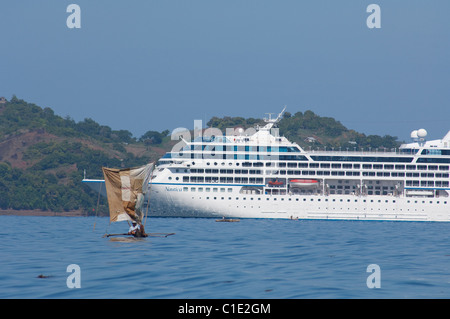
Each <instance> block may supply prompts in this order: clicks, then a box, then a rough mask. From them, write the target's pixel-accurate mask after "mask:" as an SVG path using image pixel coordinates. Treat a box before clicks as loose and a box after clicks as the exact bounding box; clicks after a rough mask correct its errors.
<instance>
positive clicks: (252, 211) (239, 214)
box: [83, 180, 450, 222]
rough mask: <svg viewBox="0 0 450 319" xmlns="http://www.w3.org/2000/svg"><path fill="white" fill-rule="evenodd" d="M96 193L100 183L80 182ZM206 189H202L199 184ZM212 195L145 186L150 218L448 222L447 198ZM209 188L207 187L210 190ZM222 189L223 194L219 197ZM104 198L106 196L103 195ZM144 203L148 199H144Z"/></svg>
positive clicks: (229, 191)
mask: <svg viewBox="0 0 450 319" xmlns="http://www.w3.org/2000/svg"><path fill="white" fill-rule="evenodd" d="M83 182H84V183H86V184H87V185H88V186H90V187H91V188H92V189H94V190H96V191H99V190H101V189H104V187H100V184H102V183H103V181H101V180H84V181H83ZM202 186H205V185H202ZM210 186H218V187H217V192H208V193H206V192H201V193H200V192H198V187H197V188H196V191H193V189H194V188H193V187H192V185H189V188H188V189H186V185H183V184H171V183H167V184H166V183H155V184H152V185H150V192H149V196H150V208H149V211H148V215H149V216H153V217H194V218H195V217H206V218H208V217H214V218H218V217H226V218H272V219H276V218H284V219H332V220H333V219H334V220H389V221H437V222H446V221H450V211H449V207H450V202H449V200H448V199H447V198H418V197H401V196H400V197H399V196H383V197H380V196H375V195H374V196H370V195H368V196H354V195H313V196H311V195H297V194H286V195H282V196H280V195H267V194H241V193H240V192H239V188H240V187H239V186H234V187H233V186H229V185H227V187H226V188H225V187H220V185H210ZM213 189H214V188H211V190H213ZM221 189H224V190H225V191H224V192H221ZM102 193H103V195H106V194H105V193H104V191H103V192H102ZM146 200H148V198H147V199H146Z"/></svg>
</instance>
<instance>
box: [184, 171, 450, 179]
mask: <svg viewBox="0 0 450 319" xmlns="http://www.w3.org/2000/svg"><path fill="white" fill-rule="evenodd" d="M175 172H176V173H180V172H184V173H187V172H189V171H188V170H187V169H183V170H182V171H181V170H180V169H175ZM190 173H193V174H203V173H206V174H219V173H220V174H256V175H261V174H262V173H263V170H260V169H250V170H248V169H235V170H233V169H191V170H190ZM333 173H335V174H333ZM339 173H341V174H339ZM343 173H344V172H342V171H340V172H338V171H332V172H330V171H317V175H330V174H331V175H340V176H344V174H343ZM346 173H348V174H347V175H348V176H359V173H360V172H355V171H349V172H346ZM355 173H356V174H355ZM266 174H271V175H278V174H280V175H285V174H287V175H315V174H316V171H306V170H302V171H299V170H266ZM384 174H387V175H384ZM389 174H391V175H389ZM419 174H420V176H421V177H434V176H436V177H438V178H439V177H444V178H447V177H449V173H412V172H407V173H405V172H370V171H368V172H363V176H394V177H404V176H406V177H419Z"/></svg>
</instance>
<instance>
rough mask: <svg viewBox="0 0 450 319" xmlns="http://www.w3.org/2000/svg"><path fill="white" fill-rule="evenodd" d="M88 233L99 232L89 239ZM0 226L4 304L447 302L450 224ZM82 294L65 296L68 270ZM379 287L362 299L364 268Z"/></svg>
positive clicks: (5, 222) (80, 221)
mask: <svg viewBox="0 0 450 319" xmlns="http://www.w3.org/2000/svg"><path fill="white" fill-rule="evenodd" d="M94 224H95V229H94ZM146 226H147V227H146V230H147V232H152V233H172V232H173V233H175V235H173V236H169V237H149V238H145V239H139V240H135V239H127V238H125V237H121V236H118V237H110V238H104V237H102V236H103V235H104V234H105V233H106V232H108V233H122V232H126V231H127V229H128V225H127V223H116V224H112V225H109V219H107V218H94V217H34V216H0V298H3V299H4V298H27V299H30V298H32V299H38V298H57V299H59V298H68V299H72V298H77V299H78V298H161V299H190V298H192V299H197V298H205V299H211V298H214V299H224V298H233V299H234V298H250V299H265V298H267V299H291V298H356V299H359V298H449V297H450V241H449V234H450V223H435V222H382V221H380V222H367V221H329V220H323V221H319V220H318V221H315V220H296V221H292V220H274V219H241V220H240V221H239V222H234V223H223V222H222V223H219V222H216V221H215V219H203V218H198V219H197V218H149V219H148V220H147V225H146ZM72 264H75V265H78V266H79V272H78V273H79V282H80V286H81V287H80V288H69V287H68V284H67V279H68V277H69V276H71V275H72V274H73V273H72V272H71V271H69V272H68V269H67V267H68V266H69V265H72ZM373 264H376V265H378V266H379V272H378V273H377V274H378V275H379V276H378V277H377V278H376V279H375V280H376V281H377V282H378V283H379V284H380V285H379V288H376V287H375V288H369V287H368V284H367V280H368V278H369V277H370V276H373V273H372V272H368V270H367V267H368V266H369V265H373Z"/></svg>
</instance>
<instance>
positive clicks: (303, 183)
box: [289, 179, 319, 188]
mask: <svg viewBox="0 0 450 319" xmlns="http://www.w3.org/2000/svg"><path fill="white" fill-rule="evenodd" d="M289 185H290V186H291V187H300V188H310V187H317V186H319V181H318V180H316V179H292V180H290V181H289Z"/></svg>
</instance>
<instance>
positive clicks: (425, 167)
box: [191, 162, 450, 173]
mask: <svg viewBox="0 0 450 319" xmlns="http://www.w3.org/2000/svg"><path fill="white" fill-rule="evenodd" d="M231 164H232V163H231V162H230V163H229V165H231ZM235 164H236V166H239V162H237V163H235ZM192 165H195V162H192ZM206 165H208V166H209V165H210V163H209V162H207V163H206ZM217 165H218V163H217V162H214V166H217ZM221 165H222V166H224V165H225V163H221ZM263 166H264V163H263V162H253V163H251V162H243V163H242V167H263ZM265 166H266V167H288V168H337V169H339V168H343V169H361V168H363V169H385V170H390V169H395V170H405V169H406V170H421V171H426V170H429V171H437V170H439V171H448V170H449V169H450V168H449V165H412V164H411V165H404V164H396V165H394V164H347V163H344V164H341V163H302V162H300V163H297V162H266V164H265ZM202 170H203V169H202V168H199V169H191V172H192V173H194V172H196V171H197V172H198V173H201V171H202Z"/></svg>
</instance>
